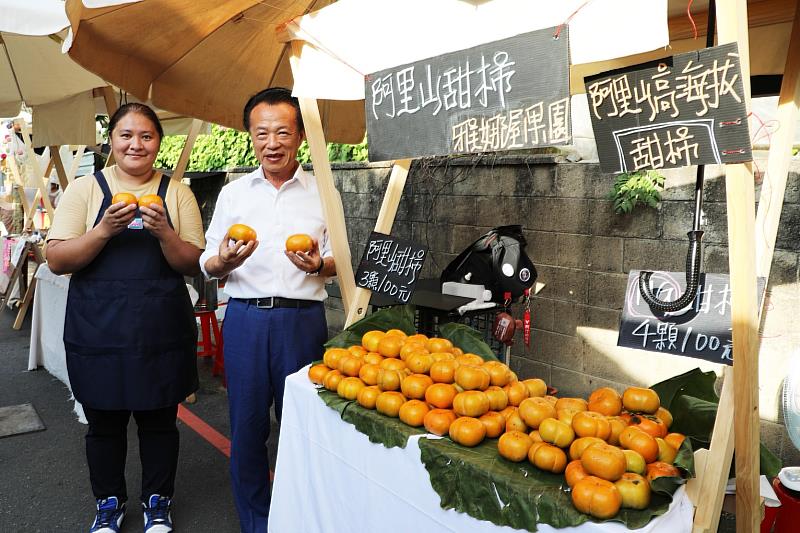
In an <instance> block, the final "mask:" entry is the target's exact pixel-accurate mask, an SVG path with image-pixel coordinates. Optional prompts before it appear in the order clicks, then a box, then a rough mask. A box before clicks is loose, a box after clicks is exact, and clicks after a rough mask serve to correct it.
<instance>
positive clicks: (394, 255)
mask: <svg viewBox="0 0 800 533" xmlns="http://www.w3.org/2000/svg"><path fill="white" fill-rule="evenodd" d="M427 253H428V248H427V247H426V246H418V245H416V244H414V243H412V242H410V241H406V240H404V239H399V238H397V237H392V236H391V235H384V234H383V233H378V232H375V231H373V232H372V233H371V234H370V236H369V240H368V241H367V246H366V247H365V248H364V255H363V256H362V257H361V263H359V265H358V270H357V272H356V285H357V286H359V287H363V288H365V289H369V290H371V291H372V292H373V293H377V294H384V295H386V296H388V297H390V298H392V299H394V300H395V301H397V302H400V303H403V304H405V303H408V301H409V300H410V299H411V295H412V294H413V292H414V284H415V283H416V282H417V278H418V276H419V273H420V271H421V270H422V265H423V264H424V263H425V256H426V254H427Z"/></svg>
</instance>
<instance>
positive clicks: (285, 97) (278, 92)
mask: <svg viewBox="0 0 800 533" xmlns="http://www.w3.org/2000/svg"><path fill="white" fill-rule="evenodd" d="M258 104H267V105H276V104H289V105H290V106H292V107H293V108H294V110H295V116H296V117H297V129H298V131H305V128H304V126H303V115H302V114H301V113H300V101H299V100H298V99H297V98H295V97H294V96H292V91H290V90H289V89H286V88H285V87H270V88H269V89H264V90H263V91H259V92H257V93H256V94H254V95H253V96H251V97H250V99H249V100H248V101H247V103H246V104H245V105H244V113H243V117H242V124H243V125H244V130H245V131H250V113H251V112H252V111H253V108H254V107H256V106H257V105H258Z"/></svg>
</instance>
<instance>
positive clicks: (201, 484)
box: [0, 310, 277, 533]
mask: <svg viewBox="0 0 800 533" xmlns="http://www.w3.org/2000/svg"><path fill="white" fill-rule="evenodd" d="M12 321H13V316H12V313H10V312H9V311H8V310H5V311H3V312H2V313H0V407H4V406H9V405H17V404H22V403H32V404H33V405H34V407H35V408H36V410H37V411H38V413H39V416H40V417H41V418H42V420H43V422H44V424H45V426H46V427H47V429H46V430H44V431H41V432H37V433H28V434H25V435H16V436H11V437H6V438H0V533H38V532H41V533H57V532H69V533H75V532H80V531H88V529H89V525H90V524H91V520H92V519H93V516H94V499H93V497H92V495H91V490H90V485H89V474H88V470H87V467H86V460H85V455H84V438H83V437H84V434H85V432H86V426H84V425H83V424H80V423H79V422H78V421H77V419H76V417H75V415H74V414H73V413H72V402H71V401H70V400H69V398H70V394H69V390H68V389H67V388H66V386H64V385H63V384H62V383H61V382H60V381H58V380H57V379H55V378H54V377H53V376H51V375H50V374H49V373H48V372H47V371H46V370H44V369H39V370H38V371H33V372H28V371H26V368H27V362H28V347H29V344H30V321H29V320H28V321H27V322H26V324H25V325H24V327H23V328H22V330H20V331H14V330H13V329H11V323H12ZM207 363H208V364H207ZM198 368H199V369H200V374H201V378H200V379H201V386H200V390H199V391H198V394H197V397H198V399H197V403H195V404H192V405H186V404H184V407H186V408H188V409H189V410H190V411H191V412H192V413H194V414H195V415H197V416H199V417H200V418H201V419H202V420H203V421H204V422H206V423H207V424H208V425H209V426H211V427H212V428H214V429H215V430H217V431H218V432H219V433H221V434H222V435H224V436H225V437H226V438H228V437H229V436H230V428H229V425H228V413H227V408H228V407H227V397H226V394H225V389H224V388H223V387H222V385H221V381H220V379H219V378H215V377H211V371H210V369H211V365H210V361H208V360H206V359H202V360H199V361H198ZM179 428H180V433H181V456H180V465H179V468H178V478H177V481H176V485H177V486H176V493H175V498H174V499H175V506H174V511H173V520H174V522H175V525H176V530H177V531H184V532H197V533H205V532H209V533H211V532H214V533H228V532H230V533H235V532H237V531H239V528H238V520H237V518H236V511H235V509H234V506H233V498H232V496H231V492H230V483H229V478H228V459H227V457H226V456H225V455H224V454H223V453H222V452H220V451H219V450H218V449H217V448H215V447H214V446H212V445H211V444H210V443H209V442H208V441H206V440H205V439H204V438H202V437H201V436H200V435H199V434H198V433H197V432H195V431H194V430H193V429H192V428H191V427H189V426H188V425H187V424H185V423H180V422H179ZM276 437H277V428H274V430H273V436H272V437H271V438H270V449H271V457H272V461H273V465H274V458H275V449H276V443H277V438H276ZM128 439H129V446H128V466H127V474H128V493H129V495H131V503H136V502H135V501H134V500H135V497H136V496H138V494H139V483H140V467H139V461H138V443H137V439H136V424H135V422H134V421H133V420H132V421H131V423H130V426H129V432H128ZM137 505H138V504H137ZM129 509H130V510H135V511H136V512H130V511H129V514H128V516H127V518H126V519H125V523H124V525H123V531H124V532H134V531H141V530H142V515H141V513H140V512H139V510H138V508H137V507H132V508H131V507H129Z"/></svg>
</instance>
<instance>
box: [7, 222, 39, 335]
mask: <svg viewBox="0 0 800 533" xmlns="http://www.w3.org/2000/svg"><path fill="white" fill-rule="evenodd" d="M20 238H24V237H20ZM31 255H32V256H33V260H34V262H35V263H36V265H37V268H38V265H41V264H42V263H44V262H45V260H44V256H43V255H42V250H41V248H39V245H38V244H35V243H32V242H30V241H25V248H24V249H23V250H22V254H21V255H20V258H19V262H18V263H17V265H16V266H15V267H14V269H13V270H12V271H11V275H10V276H9V278H8V285H7V286H6V290H5V291H4V292H3V293H2V294H0V305H2V307H1V308H0V312H3V310H4V309H5V308H6V307H7V304H8V298H9V295H10V294H11V292H12V291H13V290H14V285H15V284H16V283H19V285H20V296H21V300H20V305H19V309H18V310H17V317H16V319H14V324H13V325H12V326H11V327H12V328H13V329H16V330H19V329H20V328H21V327H22V322H23V321H24V320H25V315H26V314H27V313H28V309H29V308H30V306H31V303H32V302H33V294H34V291H35V290H36V276H34V277H33V278H32V279H31V281H30V283H28V280H27V275H28V264H29V261H30V260H31ZM34 273H35V272H34ZM26 285H27V287H26ZM23 292H24V294H23Z"/></svg>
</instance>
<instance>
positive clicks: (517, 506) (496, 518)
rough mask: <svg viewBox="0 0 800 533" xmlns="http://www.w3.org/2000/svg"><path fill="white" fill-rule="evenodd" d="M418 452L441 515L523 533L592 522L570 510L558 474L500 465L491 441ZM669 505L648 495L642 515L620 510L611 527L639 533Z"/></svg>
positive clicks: (427, 446) (431, 443)
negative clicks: (449, 513)
mask: <svg viewBox="0 0 800 533" xmlns="http://www.w3.org/2000/svg"><path fill="white" fill-rule="evenodd" d="M419 447H420V451H421V458H422V462H423V463H424V464H425V468H426V469H427V470H428V474H429V476H430V479H431V486H433V488H434V490H435V491H436V492H437V493H438V494H439V498H440V500H441V501H440V505H441V506H442V508H444V509H455V510H457V511H459V512H464V513H468V514H469V515H471V516H473V517H475V518H478V519H481V520H488V521H490V522H493V523H495V524H497V525H501V526H509V527H513V528H517V529H524V530H529V531H536V525H537V524H549V525H551V526H553V527H556V528H563V527H570V526H578V525H580V524H582V523H584V522H587V521H589V520H592V518H591V517H589V516H587V515H585V514H583V513H580V512H579V511H578V510H577V509H575V507H573V505H572V501H571V498H570V495H569V493H568V492H567V490H568V489H567V484H566V481H565V480H564V476H563V475H562V474H551V473H549V472H544V471H542V470H539V469H538V468H536V467H534V466H533V465H531V464H530V463H529V462H528V461H523V462H521V463H513V462H511V461H508V460H506V459H504V458H503V457H501V456H500V455H499V453H498V452H497V439H486V440H484V441H483V442H482V443H481V444H479V445H478V446H476V447H474V448H465V447H463V446H460V445H458V444H455V443H453V442H452V441H451V440H450V439H439V440H430V439H421V440H420V441H419ZM456 487H457V490H454V488H456ZM670 500H671V499H670V498H669V497H668V496H663V495H661V494H654V495H653V498H652V501H651V504H650V507H649V508H648V509H645V510H641V511H637V510H634V509H622V510H621V511H620V513H619V514H618V515H617V516H616V517H614V518H613V519H612V520H611V521H615V522H622V523H623V524H625V525H626V526H627V527H628V528H631V529H636V528H640V527H642V526H644V525H646V524H647V523H648V522H649V521H650V520H651V519H652V518H653V517H654V516H658V515H661V514H664V513H665V512H666V511H667V509H668V508H669V503H670Z"/></svg>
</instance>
